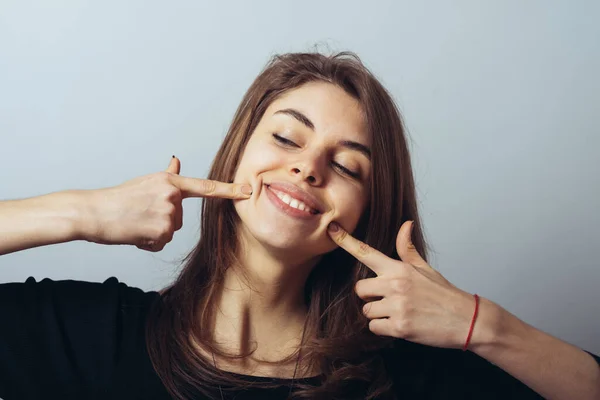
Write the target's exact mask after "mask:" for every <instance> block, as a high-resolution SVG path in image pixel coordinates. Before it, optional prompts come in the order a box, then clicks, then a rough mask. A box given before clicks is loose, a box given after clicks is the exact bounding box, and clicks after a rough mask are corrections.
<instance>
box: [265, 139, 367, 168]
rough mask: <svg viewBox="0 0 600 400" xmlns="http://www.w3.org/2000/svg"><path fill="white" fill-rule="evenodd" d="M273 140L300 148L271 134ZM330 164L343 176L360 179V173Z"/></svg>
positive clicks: (333, 163)
mask: <svg viewBox="0 0 600 400" xmlns="http://www.w3.org/2000/svg"><path fill="white" fill-rule="evenodd" d="M273 138H274V139H275V140H276V141H278V142H279V143H281V144H283V145H286V146H292V147H300V146H298V145H297V144H296V143H295V142H292V141H291V140H289V139H286V138H284V137H281V136H279V135H278V134H277V133H273ZM331 164H332V165H333V166H334V167H335V168H337V169H338V170H339V171H341V172H342V173H343V174H345V175H348V176H350V177H352V178H354V179H359V178H360V173H358V172H355V171H351V170H349V169H348V168H346V167H344V166H343V165H342V164H338V163H336V162H335V161H332V162H331Z"/></svg>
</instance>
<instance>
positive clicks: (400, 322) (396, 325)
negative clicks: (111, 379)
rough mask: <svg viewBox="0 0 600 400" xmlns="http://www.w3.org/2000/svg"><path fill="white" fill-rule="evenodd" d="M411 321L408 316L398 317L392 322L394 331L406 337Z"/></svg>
mask: <svg viewBox="0 0 600 400" xmlns="http://www.w3.org/2000/svg"><path fill="white" fill-rule="evenodd" d="M409 328H410V327H409V322H408V320H407V319H406V318H398V319H396V320H394V322H393V324H392V329H393V330H394V333H395V334H396V335H397V336H399V337H404V336H406V335H407V334H408V332H409Z"/></svg>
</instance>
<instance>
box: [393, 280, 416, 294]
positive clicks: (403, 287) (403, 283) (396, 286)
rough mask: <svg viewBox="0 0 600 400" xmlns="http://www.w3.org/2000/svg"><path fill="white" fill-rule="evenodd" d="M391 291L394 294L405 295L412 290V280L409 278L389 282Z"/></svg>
mask: <svg viewBox="0 0 600 400" xmlns="http://www.w3.org/2000/svg"><path fill="white" fill-rule="evenodd" d="M388 282H389V285H390V290H391V292H392V293H394V294H405V293H408V292H409V291H410V289H411V288H412V280H410V279H407V278H393V279H390V280H389V281H388Z"/></svg>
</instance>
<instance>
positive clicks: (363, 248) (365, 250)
mask: <svg viewBox="0 0 600 400" xmlns="http://www.w3.org/2000/svg"><path fill="white" fill-rule="evenodd" d="M371 251H372V248H371V246H369V245H368V244H366V243H363V242H360V243H359V245H358V254H359V255H361V256H363V257H364V256H367V255H369V254H370V253H371Z"/></svg>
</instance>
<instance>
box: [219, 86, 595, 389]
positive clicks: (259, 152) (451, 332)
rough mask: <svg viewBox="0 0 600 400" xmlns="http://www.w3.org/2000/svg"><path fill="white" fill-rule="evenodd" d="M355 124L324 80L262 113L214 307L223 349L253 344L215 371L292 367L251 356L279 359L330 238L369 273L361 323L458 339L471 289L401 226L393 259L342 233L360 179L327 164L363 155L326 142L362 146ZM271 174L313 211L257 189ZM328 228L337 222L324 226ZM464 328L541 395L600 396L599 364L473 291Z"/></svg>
mask: <svg viewBox="0 0 600 400" xmlns="http://www.w3.org/2000/svg"><path fill="white" fill-rule="evenodd" d="M281 109H295V110H299V111H301V112H302V114H303V115H305V116H306V117H308V118H309V119H310V120H311V121H312V125H314V128H313V129H307V127H306V126H305V125H304V124H302V123H299V122H298V121H297V120H296V119H295V118H292V117H289V116H287V115H278V114H276V111H278V110H281ZM280 117H281V118H280ZM363 126H364V123H363V120H362V119H361V113H360V109H359V108H358V104H357V103H356V102H355V101H354V100H353V99H352V98H351V97H350V96H348V95H347V94H346V93H344V92H343V91H342V90H341V89H339V88H337V87H335V86H332V85H329V84H325V83H311V84H308V85H305V86H303V87H301V88H299V89H296V90H294V91H290V92H289V93H287V95H286V96H283V97H282V98H280V99H279V100H278V101H275V102H274V103H273V104H272V105H271V106H270V107H269V108H268V109H267V112H266V113H265V116H264V117H263V119H262V120H261V122H260V124H259V125H258V127H257V128H256V131H255V132H254V135H253V136H252V138H251V140H250V142H249V143H248V146H247V148H246V149H245V152H244V155H243V157H242V161H241V164H240V167H239V168H238V173H237V174H236V177H235V180H234V181H235V182H249V183H250V184H251V185H252V187H253V190H254V193H253V195H252V197H251V198H250V199H248V200H241V201H235V207H236V211H237V212H238V215H239V216H240V220H241V224H240V227H239V239H240V242H241V243H242V248H243V250H242V251H241V253H240V254H239V260H240V263H239V265H236V266H233V267H234V268H231V269H230V270H229V273H228V275H227V277H226V281H225V289H224V290H223V292H222V293H221V296H220V298H219V303H218V304H219V307H220V309H221V311H222V312H220V313H218V314H217V317H216V335H217V337H219V338H221V339H222V341H223V343H224V344H225V346H226V347H228V348H229V349H230V350H240V349H245V348H246V347H245V346H246V345H247V343H248V342H249V341H254V342H255V343H256V344H257V351H256V353H255V355H254V357H252V358H251V359H250V360H242V361H241V362H239V361H238V362H237V363H227V362H225V361H221V360H220V364H219V366H220V367H221V368H223V369H228V370H232V371H234V372H238V373H246V374H255V375H270V376H288V377H289V376H290V375H291V374H292V371H293V368H292V365H290V366H289V367H288V368H280V367H268V366H263V365H261V363H260V360H261V359H265V360H269V359H271V360H272V359H277V357H278V356H279V357H281V356H282V355H285V354H286V352H292V351H293V350H294V349H295V346H297V345H298V344H299V341H300V332H301V326H302V324H301V323H302V320H303V317H304V316H305V314H306V310H305V309H304V305H303V301H302V288H303V287H304V284H305V281H306V277H307V275H308V272H310V269H311V268H312V267H313V266H314V265H315V263H316V262H317V261H318V259H319V257H320V255H321V254H323V253H324V252H327V251H330V250H332V249H333V248H334V245H333V243H335V244H337V245H339V246H340V247H342V248H344V249H345V250H346V251H348V252H349V253H351V254H352V255H353V256H355V257H356V258H357V259H358V260H360V261H361V262H363V263H364V264H365V265H367V266H368V267H369V268H371V269H372V270H373V272H375V274H376V275H377V276H376V277H375V278H369V279H363V280H361V281H359V282H357V284H356V288H355V290H356V293H357V295H358V296H359V297H361V298H362V299H363V300H365V302H366V304H365V307H364V310H363V311H364V314H365V316H367V318H369V319H370V320H371V321H370V324H369V329H370V330H371V331H372V332H373V333H375V334H377V335H384V336H391V337H396V338H403V339H407V340H410V341H413V342H416V343H421V344H425V345H429V346H436V347H443V348H462V346H463V345H464V342H465V338H466V336H467V332H468V330H469V326H470V324H471V318H472V316H473V309H474V299H473V296H472V295H471V294H470V293H467V292H465V291H463V290H461V289H459V288H457V287H456V286H454V285H453V284H451V283H450V282H449V281H448V280H446V279H445V278H444V277H443V276H442V275H441V274H440V273H439V272H437V271H435V270H434V269H433V268H431V266H429V265H428V264H427V263H426V262H425V261H424V260H423V258H422V257H421V256H420V255H419V254H418V252H417V251H416V249H415V248H414V246H413V245H412V244H411V239H410V229H411V222H407V223H405V224H403V226H402V227H401V229H400V231H399V232H398V236H397V251H398V254H399V255H400V257H401V259H402V261H398V260H393V259H391V258H389V257H387V256H385V255H384V254H382V253H379V252H378V251H377V250H376V249H372V248H370V247H369V246H367V245H366V244H364V243H361V242H360V241H358V240H356V239H355V238H353V237H352V236H351V235H350V234H349V232H352V231H353V230H354V228H355V227H356V224H357V222H358V218H359V216H360V214H361V213H362V211H363V209H364V207H365V204H366V193H368V192H367V186H366V181H365V180H363V179H364V178H359V179H358V180H356V179H355V180H353V179H350V178H349V177H348V176H344V174H341V173H340V171H339V170H338V169H336V167H335V165H336V164H334V163H335V162H337V161H340V163H341V164H348V166H349V168H350V169H352V168H353V167H354V169H356V170H360V171H361V172H362V173H365V172H367V171H369V169H370V168H369V167H370V163H369V159H368V157H365V156H364V154H362V153H360V152H357V151H355V152H354V153H348V152H346V149H345V148H341V147H340V146H339V145H338V146H336V144H337V143H339V141H341V140H352V141H356V142H359V143H362V144H365V145H366V146H367V147H368V146H369V137H368V135H367V134H366V132H365V131H364V129H362V127H363ZM274 132H275V133H279V134H281V136H283V137H284V138H286V139H288V140H291V141H292V142H294V143H295V145H290V144H289V143H288V144H286V145H285V146H283V147H282V146H281V143H279V142H278V141H277V140H274V138H273V136H272V134H273V133H274ZM340 154H342V156H340ZM367 173H368V172H367ZM280 180H287V181H291V182H292V183H294V184H296V185H300V186H301V187H302V188H303V189H305V190H307V191H310V193H311V194H313V195H315V196H316V197H317V198H318V200H319V201H320V203H321V208H322V211H323V212H322V213H321V214H318V215H317V216H316V217H315V218H313V219H310V220H297V219H295V218H293V217H290V216H289V215H285V212H282V211H281V209H279V208H278V207H276V206H274V203H273V202H272V201H269V200H270V199H267V196H265V193H268V190H269V188H268V187H267V186H268V184H269V183H272V182H274V181H280ZM348 199H352V201H348ZM331 223H333V224H331ZM332 225H334V226H335V227H337V229H331V227H332ZM328 228H329V229H328ZM240 270H242V271H243V272H245V273H246V274H247V276H249V280H250V282H249V283H250V285H247V284H246V282H245V281H244V280H243V279H241V278H240V274H239V272H237V271H240ZM250 287H252V288H253V289H250ZM373 299H376V300H373ZM440 327H443V329H440ZM474 327H475V329H474V330H473V336H472V338H471V341H470V345H469V349H470V350H471V351H473V352H475V353H477V354H478V355H480V356H481V357H483V358H485V359H487V360H488V361H490V362H492V363H494V364H496V365H498V366H499V367H501V368H502V369H504V370H505V371H507V372H508V373H509V374H511V375H512V376H514V377H516V378H517V379H519V380H521V381H522V382H524V383H525V384H526V385H528V386H529V387H531V388H532V389H533V390H535V391H536V392H538V393H539V394H541V395H542V396H544V397H545V398H548V399H565V400H566V399H572V398H578V399H591V400H598V399H600V368H599V367H598V365H597V363H596V362H595V360H593V358H592V357H591V356H590V355H589V354H587V353H585V352H584V351H582V350H581V349H578V348H577V347H575V346H573V345H570V344H568V343H566V342H563V341H561V340H559V339H557V338H554V337H552V336H550V335H548V334H546V333H544V332H542V331H540V330H538V329H536V328H534V327H532V326H531V325H528V324H527V323H525V322H524V321H521V320H520V319H518V318H517V317H516V316H514V315H513V314H511V313H509V312H508V311H506V310H504V309H503V308H502V307H500V306H499V305H497V304H495V303H494V302H492V301H490V300H488V299H485V298H481V301H480V310H479V314H478V319H477V320H476V324H475V326H474ZM275 349H279V351H273V350H275ZM541 365H543V366H545V367H544V368H540V366H541ZM313 373H314V371H313ZM306 375H310V373H306Z"/></svg>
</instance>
